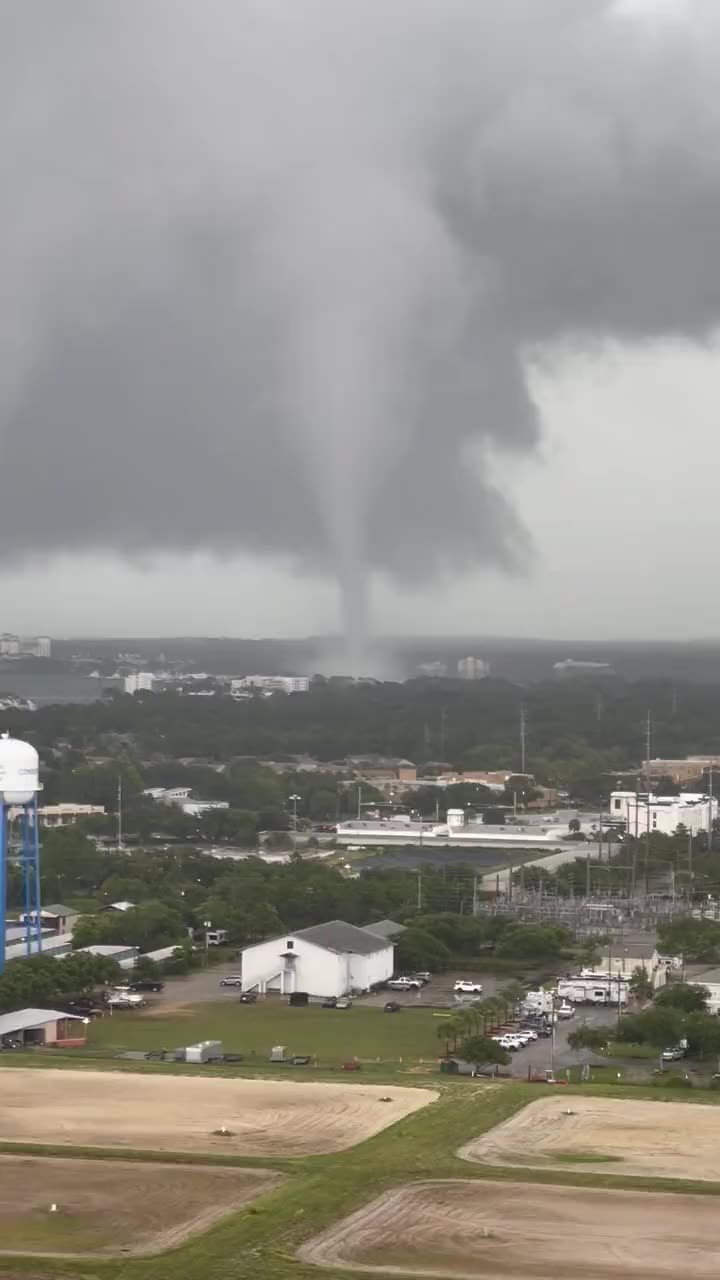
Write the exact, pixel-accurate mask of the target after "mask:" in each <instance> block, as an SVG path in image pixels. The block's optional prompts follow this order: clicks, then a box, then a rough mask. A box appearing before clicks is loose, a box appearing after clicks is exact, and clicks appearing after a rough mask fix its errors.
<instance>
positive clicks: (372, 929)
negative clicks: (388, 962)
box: [365, 920, 407, 938]
mask: <svg viewBox="0 0 720 1280" xmlns="http://www.w3.org/2000/svg"><path fill="white" fill-rule="evenodd" d="M406 927H407V926H406V925H404V924H398V922H397V920H374V921H373V923H372V924H366V925H365V928H366V929H367V930H368V932H369V933H376V934H377V935H378V937H380V938H397V937H398V936H399V934H401V933H404V932H405V929H406Z"/></svg>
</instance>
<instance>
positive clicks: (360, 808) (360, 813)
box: [357, 783, 362, 822]
mask: <svg viewBox="0 0 720 1280" xmlns="http://www.w3.org/2000/svg"><path fill="white" fill-rule="evenodd" d="M357 816H358V822H359V821H360V818H361V817H362V787H361V786H360V784H359V783H358V813H357Z"/></svg>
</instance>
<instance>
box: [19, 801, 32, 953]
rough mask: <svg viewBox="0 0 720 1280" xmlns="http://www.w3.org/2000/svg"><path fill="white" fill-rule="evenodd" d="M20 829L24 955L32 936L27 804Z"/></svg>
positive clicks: (30, 866)
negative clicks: (23, 906) (23, 905)
mask: <svg viewBox="0 0 720 1280" xmlns="http://www.w3.org/2000/svg"><path fill="white" fill-rule="evenodd" d="M20 829H21V832H22V854H21V857H22V871H23V901H24V903H25V955H26V956H30V955H32V936H33V918H32V864H31V856H30V848H31V846H30V815H29V813H28V806H27V805H23V810H22V814H21V815H20Z"/></svg>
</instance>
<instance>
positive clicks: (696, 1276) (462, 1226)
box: [300, 1181, 720, 1280]
mask: <svg viewBox="0 0 720 1280" xmlns="http://www.w3.org/2000/svg"><path fill="white" fill-rule="evenodd" d="M300 1257H301V1258H302V1260H303V1261H304V1262H311V1263H315V1264H319V1265H320V1266H326V1267H351V1268H353V1269H359V1270H363V1271H367V1270H371V1271H382V1272H385V1273H388V1272H389V1273H391V1274H392V1273H394V1272H402V1273H404V1274H407V1275H413V1276H443V1277H444V1276H447V1277H452V1280H578V1276H582V1277H584V1280H625V1278H627V1277H630V1280H662V1277H667V1278H668V1280H670V1277H672V1278H673V1280H674V1278H675V1277H677V1276H683V1277H684V1278H685V1280H717V1276H718V1274H719V1273H720V1241H719V1240H718V1234H717V1201H716V1200H715V1198H714V1197H712V1196H685V1195H667V1194H665V1195H662V1194H652V1193H648V1192H644V1191H630V1192H627V1191H601V1190H592V1191H591V1190H579V1189H576V1188H573V1187H549V1186H544V1187H540V1186H535V1185H531V1184H527V1183H519V1182H515V1183H512V1184H508V1183H497V1182H485V1181H482V1182H420V1183H415V1184H413V1185H412V1186H407V1187H401V1188H400V1189H399V1190H396V1191H391V1192H389V1193H388V1194H387V1195H385V1196H382V1197H381V1198H380V1199H379V1200H376V1201H374V1202H373V1203H372V1204H370V1205H368V1206H366V1208H364V1209H361V1210H359V1212H358V1213H354V1214H353V1215H352V1216H351V1217H350V1218H346V1219H345V1221H344V1222H341V1223H339V1224H338V1225H337V1226H335V1227H331V1228H330V1230H329V1231H327V1232H325V1233H324V1234H323V1235H322V1236H319V1237H318V1238H317V1239H315V1240H312V1241H310V1242H309V1244H307V1245H305V1246H304V1247H303V1249H302V1250H301V1252H300Z"/></svg>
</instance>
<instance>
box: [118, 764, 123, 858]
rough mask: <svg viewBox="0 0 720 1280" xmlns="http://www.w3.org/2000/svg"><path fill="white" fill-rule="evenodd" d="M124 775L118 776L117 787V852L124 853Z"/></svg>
mask: <svg viewBox="0 0 720 1280" xmlns="http://www.w3.org/2000/svg"><path fill="white" fill-rule="evenodd" d="M122 847H123V843H122V774H118V785H117V851H118V853H122Z"/></svg>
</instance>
